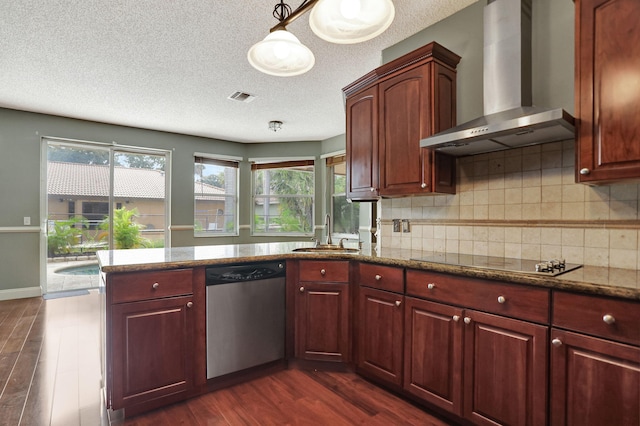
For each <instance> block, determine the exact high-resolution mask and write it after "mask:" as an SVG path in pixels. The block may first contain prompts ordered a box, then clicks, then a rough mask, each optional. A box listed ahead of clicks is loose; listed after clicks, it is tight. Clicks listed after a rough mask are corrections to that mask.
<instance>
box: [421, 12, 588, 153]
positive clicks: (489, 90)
mask: <svg viewBox="0 0 640 426" xmlns="http://www.w3.org/2000/svg"><path fill="white" fill-rule="evenodd" d="M483 54H484V59H483V74H484V114H485V115H484V116H483V117H480V118H477V119H475V120H472V121H469V122H467V123H464V124H461V125H458V126H456V127H453V128H451V129H449V130H445V131H444V132H440V133H437V134H435V135H433V136H430V137H428V138H426V139H423V140H422V141H420V146H421V147H427V148H432V149H435V150H436V151H438V152H442V153H445V154H451V155H454V156H465V155H473V154H480V153H485V152H492V151H500V150H504V149H509V148H518V147H522V146H527V145H538V144H542V143H547V142H555V141H561V140H567V139H572V138H573V137H574V133H575V126H574V118H573V117H572V116H571V115H570V114H569V113H567V112H566V111H564V110H563V109H562V108H555V109H550V108H538V107H534V106H532V95H531V94H532V90H531V63H532V61H531V0H488V1H487V5H486V6H485V8H484V52H483Z"/></svg>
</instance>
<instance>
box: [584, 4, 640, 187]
mask: <svg viewBox="0 0 640 426" xmlns="http://www.w3.org/2000/svg"><path fill="white" fill-rule="evenodd" d="M575 6H576V118H578V119H579V120H578V123H579V124H578V129H577V145H576V156H577V161H576V180H577V181H578V182H583V183H603V182H614V181H618V180H624V179H637V178H640V121H639V120H640V26H639V25H638V22H639V19H640V1H638V0H575Z"/></svg>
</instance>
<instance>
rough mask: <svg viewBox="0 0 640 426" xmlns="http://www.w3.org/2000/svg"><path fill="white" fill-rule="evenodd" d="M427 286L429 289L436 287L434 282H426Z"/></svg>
mask: <svg viewBox="0 0 640 426" xmlns="http://www.w3.org/2000/svg"><path fill="white" fill-rule="evenodd" d="M427 288H428V289H429V290H433V289H434V288H436V285H435V284H434V283H429V284H427Z"/></svg>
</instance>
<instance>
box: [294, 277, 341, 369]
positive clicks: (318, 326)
mask: <svg viewBox="0 0 640 426" xmlns="http://www.w3.org/2000/svg"><path fill="white" fill-rule="evenodd" d="M296 315H297V320H296V325H295V327H296V357H297V358H301V359H307V360H318V361H339V362H347V361H349V284H338V283H317V282H316V283H314V282H301V283H300V287H299V289H298V297H297V299H296Z"/></svg>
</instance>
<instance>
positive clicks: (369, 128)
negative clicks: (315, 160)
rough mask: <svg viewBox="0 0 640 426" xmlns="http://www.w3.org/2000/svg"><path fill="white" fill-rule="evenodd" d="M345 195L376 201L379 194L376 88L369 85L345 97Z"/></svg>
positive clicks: (361, 199)
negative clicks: (346, 153) (346, 170)
mask: <svg viewBox="0 0 640 426" xmlns="http://www.w3.org/2000/svg"><path fill="white" fill-rule="evenodd" d="M346 108H347V136H346V139H347V142H346V143H347V152H348V153H349V155H348V156H347V169H348V170H349V171H348V172H347V197H348V198H350V199H352V200H357V201H371V200H376V199H377V198H378V196H379V195H380V191H379V188H380V178H379V169H378V130H377V129H378V87H377V86H374V87H369V88H368V89H365V90H363V91H361V92H358V93H357V94H354V95H353V96H350V97H348V98H347V100H346Z"/></svg>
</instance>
